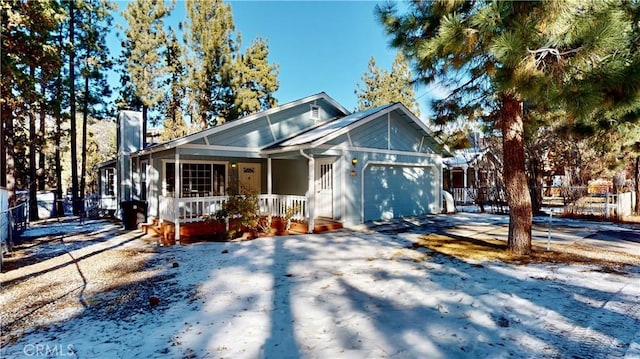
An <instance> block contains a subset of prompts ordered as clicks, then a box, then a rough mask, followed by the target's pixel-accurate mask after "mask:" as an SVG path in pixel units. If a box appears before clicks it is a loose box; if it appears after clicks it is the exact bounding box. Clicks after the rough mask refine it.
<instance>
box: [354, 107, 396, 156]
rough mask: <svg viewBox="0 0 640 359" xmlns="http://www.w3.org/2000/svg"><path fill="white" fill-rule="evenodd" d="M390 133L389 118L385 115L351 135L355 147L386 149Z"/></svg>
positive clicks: (355, 130) (357, 129)
mask: <svg viewBox="0 0 640 359" xmlns="http://www.w3.org/2000/svg"><path fill="white" fill-rule="evenodd" d="M388 132H389V131H388V127H387V116H386V115H385V116H382V117H380V118H377V119H375V120H373V121H371V122H369V123H367V124H366V125H363V126H360V127H358V128H356V129H354V130H352V131H351V132H350V133H349V135H350V137H351V141H352V143H353V146H354V147H369V148H378V149H386V148H387V144H388V136H387V135H388Z"/></svg>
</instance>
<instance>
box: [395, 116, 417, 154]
mask: <svg viewBox="0 0 640 359" xmlns="http://www.w3.org/2000/svg"><path fill="white" fill-rule="evenodd" d="M390 134H391V149H392V150H397V151H411V152H417V151H418V150H419V149H420V140H421V139H422V133H421V132H418V131H417V130H416V129H415V128H414V127H412V126H411V125H409V124H408V123H407V121H404V120H401V119H397V118H393V117H392V118H391V130H390Z"/></svg>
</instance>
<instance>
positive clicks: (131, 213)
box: [120, 201, 138, 229]
mask: <svg viewBox="0 0 640 359" xmlns="http://www.w3.org/2000/svg"><path fill="white" fill-rule="evenodd" d="M120 208H121V209H122V225H123V226H124V229H137V228H138V223H137V222H138V221H137V220H138V212H137V208H136V203H135V202H134V201H122V202H120Z"/></svg>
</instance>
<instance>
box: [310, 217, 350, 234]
mask: <svg viewBox="0 0 640 359" xmlns="http://www.w3.org/2000/svg"><path fill="white" fill-rule="evenodd" d="M342 228H343V227H342V223H341V222H338V221H336V220H333V219H331V218H324V217H320V218H316V220H315V221H314V223H313V233H323V232H331V231H337V230H339V229H342Z"/></svg>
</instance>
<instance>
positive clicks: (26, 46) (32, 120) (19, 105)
mask: <svg viewBox="0 0 640 359" xmlns="http://www.w3.org/2000/svg"><path fill="white" fill-rule="evenodd" d="M0 11H1V14H0V18H1V21H2V50H1V52H0V53H1V55H2V56H1V58H2V60H1V61H2V65H1V67H2V77H1V80H0V82H1V91H2V100H0V106H1V107H2V108H1V110H0V112H1V113H2V146H0V147H2V154H1V156H2V157H3V158H2V172H3V175H2V177H3V180H2V184H3V185H6V187H7V189H8V190H9V203H10V204H11V205H13V204H14V203H15V190H16V189H19V188H25V187H26V188H28V189H29V197H30V199H31V202H30V203H32V204H31V209H32V211H31V212H30V215H31V217H32V219H36V218H37V213H33V212H34V210H35V209H37V207H35V206H37V201H36V192H37V182H38V177H39V175H40V171H37V169H38V167H39V160H38V159H37V154H38V153H39V152H40V151H41V149H42V147H43V146H44V140H43V134H41V133H38V130H39V126H37V121H38V118H39V114H40V116H42V109H43V108H44V107H45V106H46V105H45V102H46V92H43V91H42V90H43V85H44V84H45V83H46V80H47V79H48V77H47V74H48V73H50V72H55V71H56V69H57V68H59V66H60V62H59V56H58V52H57V49H56V48H55V47H54V46H53V45H52V36H51V34H52V32H53V31H54V30H55V29H57V27H58V25H59V24H60V22H61V21H62V19H63V14H61V12H60V11H59V8H58V4H57V3H55V2H53V1H2V2H0ZM41 118H42V117H40V119H41ZM27 150H28V156H27V155H26V154H27ZM25 169H28V171H25ZM40 180H42V177H40Z"/></svg>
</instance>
